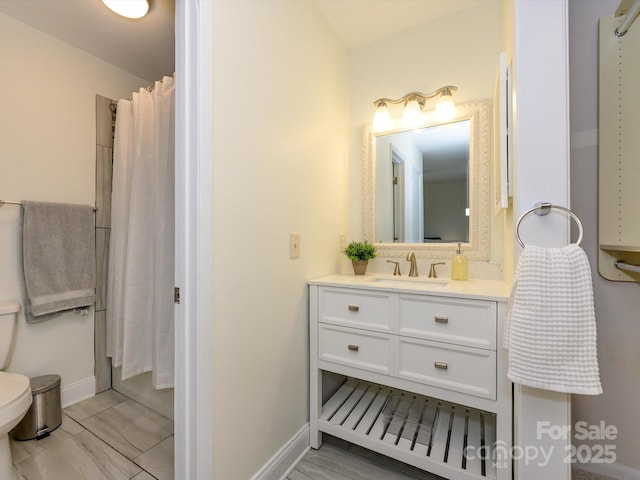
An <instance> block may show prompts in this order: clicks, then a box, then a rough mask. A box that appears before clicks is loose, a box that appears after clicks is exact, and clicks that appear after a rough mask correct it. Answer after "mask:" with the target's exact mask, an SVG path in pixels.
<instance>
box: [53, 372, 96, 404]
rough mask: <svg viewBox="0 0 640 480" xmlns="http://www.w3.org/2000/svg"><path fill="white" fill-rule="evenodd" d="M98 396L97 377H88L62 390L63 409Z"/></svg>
mask: <svg viewBox="0 0 640 480" xmlns="http://www.w3.org/2000/svg"><path fill="white" fill-rule="evenodd" d="M95 394H96V377H87V378H85V379H84V380H80V381H79V382H74V383H70V384H68V385H65V386H64V387H62V388H61V389H60V402H61V403H62V408H66V407H68V406H69V405H73V404H74V403H78V402H80V401H82V400H86V399H87V398H90V397H93V396H95Z"/></svg>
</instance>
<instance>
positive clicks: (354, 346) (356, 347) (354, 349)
mask: <svg viewBox="0 0 640 480" xmlns="http://www.w3.org/2000/svg"><path fill="white" fill-rule="evenodd" d="M347 348H348V349H349V351H351V352H357V351H358V349H359V348H360V347H358V345H351V344H350V345H349V346H348V347H347Z"/></svg>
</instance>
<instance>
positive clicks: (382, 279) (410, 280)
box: [370, 275, 449, 287]
mask: <svg viewBox="0 0 640 480" xmlns="http://www.w3.org/2000/svg"><path fill="white" fill-rule="evenodd" d="M370 282H376V283H393V284H394V285H409V286H412V287H417V286H427V285H429V286H434V287H438V286H440V287H442V286H444V285H446V284H447V283H449V282H448V280H447V279H445V278H429V277H398V276H392V275H388V276H378V277H374V278H372V279H371V280H370Z"/></svg>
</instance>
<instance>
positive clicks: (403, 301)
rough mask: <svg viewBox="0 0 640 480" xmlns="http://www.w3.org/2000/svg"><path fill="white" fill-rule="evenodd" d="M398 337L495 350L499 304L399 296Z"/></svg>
mask: <svg viewBox="0 0 640 480" xmlns="http://www.w3.org/2000/svg"><path fill="white" fill-rule="evenodd" d="M398 310H399V312H398V331H397V333H398V335H401V336H404V337H414V338H423V339H426V340H435V341H438V342H446V343H452V344H456V345H466V346H469V347H476V348H485V349H490V350H495V348H496V303H495V302H491V301H484V300H471V299H461V298H448V297H434V296H425V295H411V294H400V295H398Z"/></svg>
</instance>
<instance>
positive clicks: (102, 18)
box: [0, 0, 495, 82]
mask: <svg viewBox="0 0 640 480" xmlns="http://www.w3.org/2000/svg"><path fill="white" fill-rule="evenodd" d="M254 1H260V0H254ZM491 1H495V0H339V1H338V0H313V3H315V4H316V5H317V7H318V9H319V10H320V12H321V13H322V14H323V15H324V16H325V17H326V18H327V21H328V22H329V24H330V25H331V27H332V28H333V30H334V31H335V32H336V34H337V35H338V37H339V38H340V39H341V40H342V41H343V43H344V45H345V46H346V47H347V48H349V49H354V48H359V47H362V46H364V45H367V44H369V43H373V42H375V41H377V40H381V39H382V38H385V37H388V36H391V35H394V34H397V33H400V32H402V31H405V30H408V29H411V28H413V27H416V26H418V25H422V24H425V23H428V22H431V21H433V20H436V19H437V18H440V17H443V16H445V15H450V14H453V13H455V12H458V11H460V10H463V9H465V8H469V7H472V6H477V5H478V3H479V2H491ZM174 9H175V0H153V4H152V7H151V11H150V12H149V14H148V15H147V16H146V17H144V18H142V19H139V20H127V19H124V18H122V17H119V16H118V15H116V14H114V13H113V12H111V11H110V10H108V9H107V8H106V7H105V6H104V5H103V4H102V2H100V1H99V0H0V13H4V14H6V15H9V16H11V17H13V18H15V19H17V20H19V21H21V22H24V23H26V24H28V25H31V26H32V27H35V28H36V29H38V30H40V31H42V32H45V33H47V34H49V35H51V36H53V37H56V38H59V39H60V40H63V41H64V42H66V43H68V44H70V45H73V46H74V47H77V48H79V49H81V50H84V51H86V52H89V53H91V54H92V55H95V56H97V57H98V58H101V59H103V60H105V61H107V62H109V63H111V64H113V65H116V66H118V67H120V68H122V69H124V70H126V71H128V72H131V73H133V74H134V75H137V76H139V77H141V78H143V79H145V80H147V81H149V82H152V81H154V80H157V79H160V78H161V77H162V76H163V75H171V74H172V73H173V72H174V70H175V63H174V57H175V53H174Z"/></svg>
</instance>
